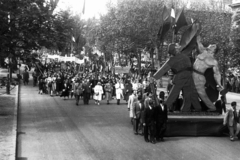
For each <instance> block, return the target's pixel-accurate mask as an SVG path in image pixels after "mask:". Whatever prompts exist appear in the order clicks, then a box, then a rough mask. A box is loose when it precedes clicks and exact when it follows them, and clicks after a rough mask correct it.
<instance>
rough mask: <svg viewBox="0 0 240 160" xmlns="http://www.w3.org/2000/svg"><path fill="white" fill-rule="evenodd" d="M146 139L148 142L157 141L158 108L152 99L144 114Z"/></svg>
mask: <svg viewBox="0 0 240 160" xmlns="http://www.w3.org/2000/svg"><path fill="white" fill-rule="evenodd" d="M143 126H144V140H145V141H146V142H151V143H153V144H155V143H156V137H155V135H156V110H155V106H154V102H153V100H150V101H149V103H148V105H147V106H145V108H144V116H143Z"/></svg>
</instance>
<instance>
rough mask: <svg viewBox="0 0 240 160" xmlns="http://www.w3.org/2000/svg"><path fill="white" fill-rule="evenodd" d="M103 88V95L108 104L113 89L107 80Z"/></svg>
mask: <svg viewBox="0 0 240 160" xmlns="http://www.w3.org/2000/svg"><path fill="white" fill-rule="evenodd" d="M104 88H105V97H106V100H107V104H109V102H110V101H111V100H112V90H113V88H112V84H111V83H110V82H109V81H107V83H106V84H105V86H104Z"/></svg>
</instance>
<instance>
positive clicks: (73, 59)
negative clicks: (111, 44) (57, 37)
mask: <svg viewBox="0 0 240 160" xmlns="http://www.w3.org/2000/svg"><path fill="white" fill-rule="evenodd" d="M47 58H48V59H58V61H59V62H61V61H64V62H75V63H77V64H83V63H84V59H87V60H88V57H84V58H83V59H82V60H80V59H79V58H76V57H67V56H65V57H63V56H59V55H47Z"/></svg>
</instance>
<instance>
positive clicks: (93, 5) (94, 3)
mask: <svg viewBox="0 0 240 160" xmlns="http://www.w3.org/2000/svg"><path fill="white" fill-rule="evenodd" d="M109 1H111V2H112V3H116V1H117V0H85V14H84V15H83V16H82V18H84V19H88V18H92V17H94V16H95V17H97V16H98V14H99V13H101V14H105V13H106V12H107V9H106V4H107V2H109ZM83 4H84V0H59V3H58V7H59V8H62V9H65V8H68V7H70V8H71V9H72V11H73V12H74V13H82V9H83Z"/></svg>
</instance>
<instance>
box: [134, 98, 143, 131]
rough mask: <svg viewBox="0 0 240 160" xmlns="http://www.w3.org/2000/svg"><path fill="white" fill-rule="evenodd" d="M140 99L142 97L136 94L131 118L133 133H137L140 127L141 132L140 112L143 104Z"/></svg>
mask: <svg viewBox="0 0 240 160" xmlns="http://www.w3.org/2000/svg"><path fill="white" fill-rule="evenodd" d="M141 100H142V97H141V96H138V98H137V101H136V102H135V103H134V104H133V118H134V123H133V129H134V134H136V135H138V134H139V132H140V129H141V132H142V123H141V118H142V112H143V110H144V108H143V104H142V103H141ZM140 134H142V133H140Z"/></svg>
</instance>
